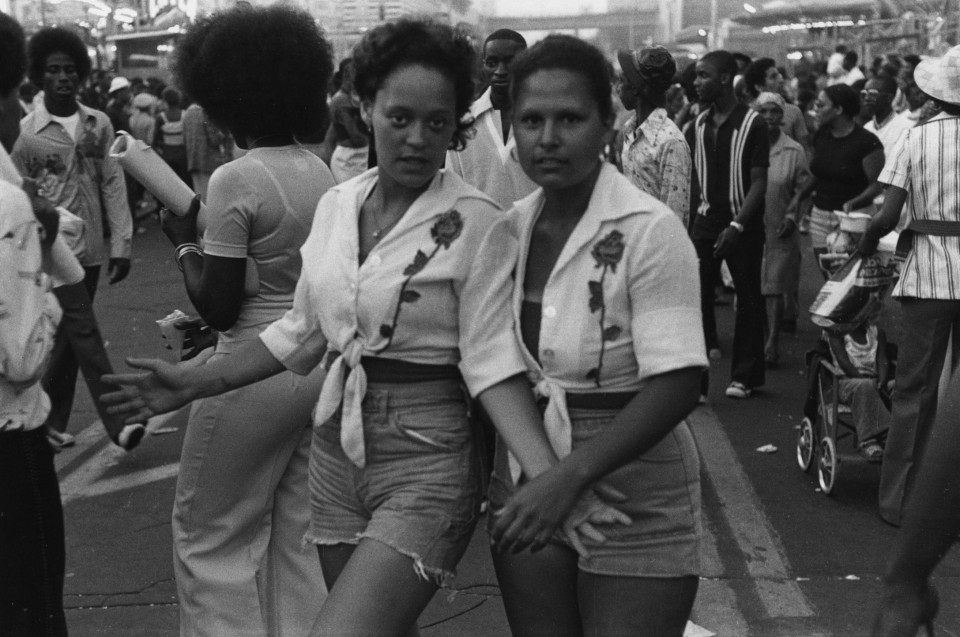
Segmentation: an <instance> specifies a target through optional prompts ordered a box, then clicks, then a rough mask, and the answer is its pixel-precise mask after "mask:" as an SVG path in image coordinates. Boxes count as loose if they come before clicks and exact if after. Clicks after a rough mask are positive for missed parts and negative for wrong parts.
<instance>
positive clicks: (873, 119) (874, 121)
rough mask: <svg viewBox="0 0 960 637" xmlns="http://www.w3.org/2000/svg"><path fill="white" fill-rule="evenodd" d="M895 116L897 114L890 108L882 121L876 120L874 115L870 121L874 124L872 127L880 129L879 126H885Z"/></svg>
mask: <svg viewBox="0 0 960 637" xmlns="http://www.w3.org/2000/svg"><path fill="white" fill-rule="evenodd" d="M896 116H897V114H896V113H894V112H893V109H891V110H890V112H889V113H888V114H887V117H886V119H884V120H883V121H882V122H878V121H877V116H876V115H874V116H873V118H872V119H871V120H870V121H871V122H873V125H874V127H875V128H876V129H877V130H880V129H881V128H883V127H884V126H886V125H887V124H889V123H890V122H892V121H893V118H894V117H896Z"/></svg>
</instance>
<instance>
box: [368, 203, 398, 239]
mask: <svg viewBox="0 0 960 637" xmlns="http://www.w3.org/2000/svg"><path fill="white" fill-rule="evenodd" d="M379 208H380V207H379V206H377V207H375V208H374V209H373V223H374V225H375V226H377V229H376V230H374V231H373V232H371V233H370V234H372V235H373V238H374V239H379V238H380V237H382V236H383V235H385V234H386V233H387V232H389V231H390V228H392V227H394V226H395V225H397V224H398V223H399V222H400V219H402V218H403V215H400V216H399V217H397V218H396V219H394V220H393V221H391V222H390V223H388V224H387V225H385V226H381V225H380V219H379V215H378V214H377V211H378V210H379Z"/></svg>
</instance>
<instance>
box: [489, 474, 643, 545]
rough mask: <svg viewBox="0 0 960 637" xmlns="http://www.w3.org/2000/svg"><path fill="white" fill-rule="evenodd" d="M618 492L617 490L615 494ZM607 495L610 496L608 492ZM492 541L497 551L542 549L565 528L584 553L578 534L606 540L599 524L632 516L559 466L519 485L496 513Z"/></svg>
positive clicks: (620, 521) (622, 521)
mask: <svg viewBox="0 0 960 637" xmlns="http://www.w3.org/2000/svg"><path fill="white" fill-rule="evenodd" d="M612 495H617V494H612ZM605 497H607V496H606V495H605ZM494 514H495V515H496V517H497V521H496V523H495V524H494V528H493V532H492V536H491V543H492V544H493V545H494V547H495V548H496V550H497V551H500V552H503V551H511V552H513V553H519V552H520V551H523V550H524V549H526V548H528V547H529V548H531V549H532V550H534V551H537V550H539V549H542V548H543V547H544V546H546V545H547V543H548V542H549V541H550V538H551V537H552V536H553V534H554V533H555V532H556V531H557V530H558V529H560V528H563V531H564V533H565V534H566V536H567V537H568V538H569V539H570V540H571V543H573V544H574V547H575V548H576V549H577V551H578V552H580V553H581V554H583V553H585V551H586V549H585V548H584V547H583V543H582V541H581V539H580V536H579V534H583V535H584V536H586V537H590V538H592V539H594V540H596V541H598V542H602V541H604V539H605V538H603V535H602V533H600V532H599V531H597V529H596V525H603V524H615V523H623V524H629V523H630V518H628V517H627V516H626V515H624V514H623V513H621V512H620V511H617V510H616V509H615V508H613V507H611V506H610V505H608V504H605V503H604V502H602V501H601V500H600V499H599V498H598V497H597V496H596V494H595V493H594V492H593V490H592V489H586V490H581V489H580V488H578V486H577V485H576V484H572V481H571V480H570V479H569V478H568V477H567V476H566V475H565V473H564V472H563V471H562V470H561V469H559V468H558V467H554V468H552V469H550V470H549V471H545V472H544V473H542V474H540V475H539V476H537V477H536V478H534V479H533V480H531V481H530V482H528V483H527V484H524V485H523V486H521V487H519V488H518V489H517V491H516V492H515V493H514V494H513V495H512V496H511V497H510V499H509V500H508V501H507V503H506V504H505V505H504V506H503V508H502V509H500V510H499V511H496V512H495V513H494Z"/></svg>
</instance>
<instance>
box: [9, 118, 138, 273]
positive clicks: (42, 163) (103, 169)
mask: <svg viewBox="0 0 960 637" xmlns="http://www.w3.org/2000/svg"><path fill="white" fill-rule="evenodd" d="M78 107H79V114H80V121H79V122H78V124H77V131H76V133H77V134H76V140H77V141H76V142H74V141H73V138H72V137H71V136H70V134H69V133H67V131H66V130H64V128H63V126H62V125H61V124H60V123H59V122H56V121H54V120H53V118H52V117H51V116H50V113H49V112H48V111H47V109H46V107H45V106H44V105H43V103H42V102H41V103H40V104H38V105H37V107H36V108H35V109H34V110H33V112H32V113H30V114H29V115H27V116H26V117H25V118H24V119H23V121H22V122H21V123H20V127H21V132H20V137H18V138H17V141H16V143H15V144H14V146H13V152H12V153H11V157H12V158H13V162H14V164H15V165H16V166H17V170H19V171H20V174H21V175H23V176H24V177H30V178H31V179H35V180H37V181H38V182H39V184H40V194H42V195H43V196H44V197H46V198H47V199H49V200H50V201H51V202H52V203H53V204H54V205H56V206H62V207H64V208H66V209H67V210H69V211H70V212H72V213H73V214H75V215H77V216H78V217H80V218H81V219H83V222H84V226H85V231H84V238H85V243H86V250H85V251H84V253H83V254H78V255H77V257H78V258H79V259H80V263H81V264H83V265H85V266H95V265H100V264H101V263H103V262H104V261H106V260H107V259H108V258H115V257H123V258H130V246H131V240H132V237H133V220H132V219H131V217H130V207H129V205H128V204H127V188H126V185H125V184H124V180H123V169H121V168H120V164H119V163H118V162H117V160H116V159H112V158H111V157H110V154H109V149H110V146H111V145H112V144H113V139H114V135H113V126H112V125H111V124H110V119H109V118H108V117H107V116H106V115H105V114H104V113H101V112H100V111H97V110H94V109H92V108H87V107H85V106H83V105H82V104H80V105H78ZM104 217H106V219H107V223H108V224H109V225H110V246H109V249H108V247H107V246H106V245H105V244H104V239H103V219H104Z"/></svg>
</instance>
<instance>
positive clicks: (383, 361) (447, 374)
mask: <svg viewBox="0 0 960 637" xmlns="http://www.w3.org/2000/svg"><path fill="white" fill-rule="evenodd" d="M339 356H340V352H333V351H332V352H330V354H329V355H328V358H327V365H326V367H327V369H330V366H331V365H332V364H333V361H335V360H336V359H337V358H338V357H339ZM360 364H361V365H363V371H365V372H366V373H367V381H369V382H371V383H426V382H430V381H435V380H456V381H460V382H462V381H463V375H462V374H460V368H459V367H457V366H456V365H426V364H424V363H412V362H410V361H405V360H400V359H397V358H380V357H378V356H364V357H362V358H361V359H360Z"/></svg>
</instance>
